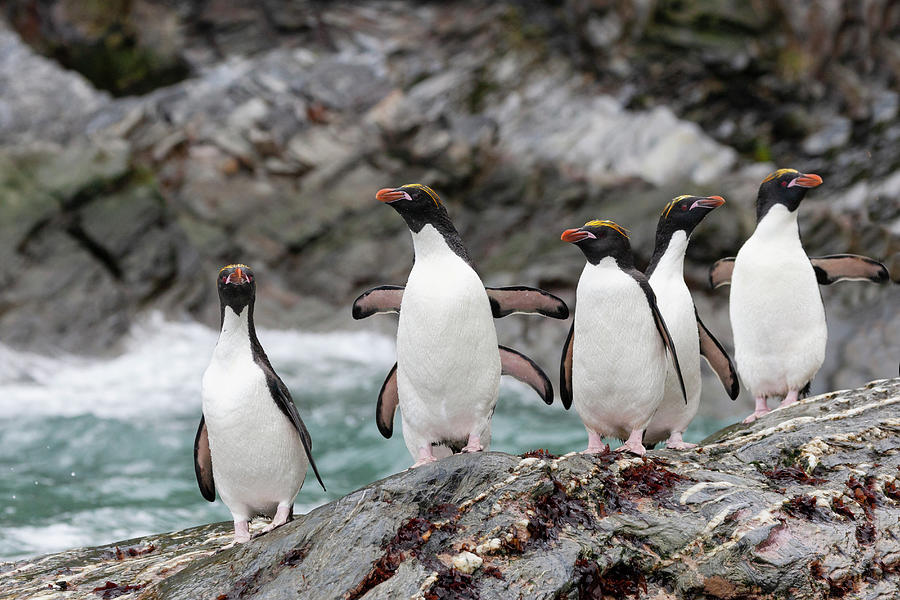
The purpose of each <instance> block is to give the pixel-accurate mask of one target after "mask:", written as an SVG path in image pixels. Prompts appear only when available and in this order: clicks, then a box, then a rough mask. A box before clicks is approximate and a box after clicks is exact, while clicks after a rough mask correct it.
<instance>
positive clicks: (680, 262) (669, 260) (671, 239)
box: [645, 229, 691, 280]
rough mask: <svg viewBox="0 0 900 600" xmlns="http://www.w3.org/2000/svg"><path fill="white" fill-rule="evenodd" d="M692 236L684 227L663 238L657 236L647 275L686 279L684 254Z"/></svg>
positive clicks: (646, 271)
mask: <svg viewBox="0 0 900 600" xmlns="http://www.w3.org/2000/svg"><path fill="white" fill-rule="evenodd" d="M690 239H691V238H690V236H689V235H688V233H687V232H686V231H685V230H684V229H679V230H677V231H675V232H674V233H672V235H671V236H668V237H665V238H663V239H662V240H660V239H659V238H657V240H656V247H655V248H654V249H653V256H652V257H651V258H650V264H649V265H647V269H646V270H645V273H646V275H647V277H648V278H649V277H651V276H652V275H654V274H655V275H656V276H657V277H661V276H666V277H674V278H676V279H681V280H684V255H685V253H686V252H687V247H688V242H689V241H690Z"/></svg>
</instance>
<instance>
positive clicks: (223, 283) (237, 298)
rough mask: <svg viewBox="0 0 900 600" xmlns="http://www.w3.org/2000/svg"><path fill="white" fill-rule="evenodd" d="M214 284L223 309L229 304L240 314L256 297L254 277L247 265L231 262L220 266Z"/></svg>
mask: <svg viewBox="0 0 900 600" xmlns="http://www.w3.org/2000/svg"><path fill="white" fill-rule="evenodd" d="M216 285H217V287H218V289H219V301H220V302H221V304H222V310H223V311H224V310H225V307H226V306H229V307H231V309H232V310H234V312H235V313H237V314H241V311H242V310H244V307H245V306H247V305H248V304H252V303H253V300H254V298H255V297H256V277H255V276H254V275H253V270H252V269H251V268H250V267H248V266H247V265H242V264H233V265H228V266H225V267H222V269H221V270H220V271H219V276H218V279H217V280H216Z"/></svg>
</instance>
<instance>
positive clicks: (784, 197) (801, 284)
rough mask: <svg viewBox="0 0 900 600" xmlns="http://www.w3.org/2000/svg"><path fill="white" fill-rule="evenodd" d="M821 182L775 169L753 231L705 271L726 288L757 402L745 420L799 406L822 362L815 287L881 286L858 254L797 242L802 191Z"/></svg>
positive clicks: (763, 188) (744, 370)
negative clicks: (816, 252) (821, 251)
mask: <svg viewBox="0 0 900 600" xmlns="http://www.w3.org/2000/svg"><path fill="white" fill-rule="evenodd" d="M821 184H822V178H821V177H819V176H818V175H815V174H804V173H800V172H798V171H796V170H794V169H779V170H777V171H775V172H774V173H772V174H771V175H769V176H768V177H766V178H765V179H764V180H763V182H762V184H761V185H760V186H759V193H758V195H757V199H756V230H755V231H754V232H753V235H751V236H750V238H749V239H748V240H747V241H746V242H744V245H743V246H741V249H740V250H739V251H738V254H737V257H735V258H728V259H722V260H720V261H718V262H716V264H715V265H713V267H712V269H711V270H710V283H711V284H712V286H713V287H714V288H716V287H720V286H722V285H728V284H730V285H731V298H730V304H729V316H730V317H731V328H732V331H733V333H734V358H735V362H736V363H737V368H738V373H740V376H741V379H742V380H743V381H744V384H745V385H746V386H747V387H748V388H749V389H750V392H751V393H752V394H753V397H754V399H755V402H756V409H755V410H754V412H753V414H751V415H750V416H748V417H747V418H746V419H744V422H745V423H750V422H752V421H754V420H756V419H757V418H759V417H761V416H762V415H765V414H766V413H768V412H769V407H768V398H770V397H781V398H783V399H782V402H781V406H787V405H790V404H793V403H794V402H796V401H797V399H798V398H799V396H800V393H801V391H802V390H805V389H808V388H809V385H810V383H811V381H812V379H813V377H814V376H815V374H816V372H817V371H818V370H819V368H820V367H821V366H822V362H823V361H824V360H825V342H826V340H827V337H828V330H827V327H826V325H825V307H824V305H823V303H822V296H821V294H820V292H819V289H818V286H819V284H823V285H827V284H830V283H834V282H836V281H842V280H868V281H875V282H884V281H887V280H888V271H887V269H886V268H885V266H884V265H882V264H881V263H879V262H877V261H874V260H872V259H870V258H866V257H864V256H854V255H850V254H838V255H834V256H824V257H820V258H812V259H811V258H809V257H808V256H807V255H806V251H805V250H804V249H803V246H802V245H801V243H800V229H799V226H798V224H797V213H798V212H799V211H798V209H799V207H800V203H801V201H802V200H803V198H804V197H805V196H806V193H807V192H808V191H809V190H811V189H812V188H815V187H818V186H819V185H821Z"/></svg>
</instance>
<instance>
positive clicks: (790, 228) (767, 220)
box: [753, 204, 800, 241]
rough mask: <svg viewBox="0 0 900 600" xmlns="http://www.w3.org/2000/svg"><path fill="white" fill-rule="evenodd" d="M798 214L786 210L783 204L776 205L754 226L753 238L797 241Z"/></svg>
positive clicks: (795, 211)
mask: <svg viewBox="0 0 900 600" xmlns="http://www.w3.org/2000/svg"><path fill="white" fill-rule="evenodd" d="M798 212H799V211H797V210H788V207H786V206H785V205H784V204H776V205H775V206H773V207H772V208H770V209H769V210H768V211H767V212H766V214H765V216H763V217H762V218H761V219H760V220H759V222H758V223H757V224H756V231H754V232H753V237H756V238H758V239H763V240H774V239H796V240H798V241H799V240H800V226H799V224H798V223H797V214H798Z"/></svg>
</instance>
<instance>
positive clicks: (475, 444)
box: [460, 435, 484, 452]
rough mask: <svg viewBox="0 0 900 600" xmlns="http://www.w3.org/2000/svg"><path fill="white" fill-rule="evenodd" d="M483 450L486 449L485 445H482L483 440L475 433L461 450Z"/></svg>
mask: <svg viewBox="0 0 900 600" xmlns="http://www.w3.org/2000/svg"><path fill="white" fill-rule="evenodd" d="M482 450H484V446H482V445H481V440H480V439H478V436H477V435H473V436H470V437H469V442H468V443H467V444H466V445H465V446H463V449H462V450H460V452H481V451H482Z"/></svg>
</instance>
